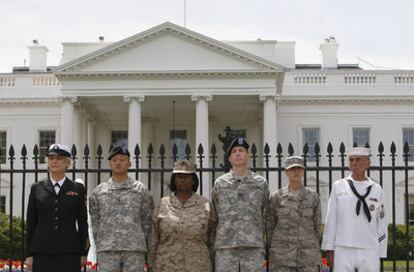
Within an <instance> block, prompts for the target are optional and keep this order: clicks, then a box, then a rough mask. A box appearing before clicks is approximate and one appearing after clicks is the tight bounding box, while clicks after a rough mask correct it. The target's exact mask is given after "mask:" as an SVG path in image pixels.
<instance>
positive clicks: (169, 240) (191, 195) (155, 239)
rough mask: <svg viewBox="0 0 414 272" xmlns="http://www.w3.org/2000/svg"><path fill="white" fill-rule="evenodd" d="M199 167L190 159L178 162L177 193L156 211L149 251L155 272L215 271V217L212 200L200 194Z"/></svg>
mask: <svg viewBox="0 0 414 272" xmlns="http://www.w3.org/2000/svg"><path fill="white" fill-rule="evenodd" d="M196 169H197V166H196V165H195V164H193V163H192V162H190V161H187V160H183V161H178V162H177V163H176V164H175V166H174V169H173V172H172V175H171V180H170V189H171V191H172V192H173V193H174V194H173V195H171V196H167V197H164V198H162V199H161V204H160V207H159V208H158V209H156V211H155V212H154V215H153V218H152V223H151V231H150V239H149V252H148V262H149V265H150V271H152V272H167V271H168V272H194V271H201V272H210V271H212V262H211V258H210V250H211V249H212V241H211V233H212V229H213V227H214V224H213V222H212V220H213V219H214V216H213V215H212V212H213V211H212V210H211V206H210V203H209V201H208V200H207V199H206V198H205V197H202V196H200V195H199V194H197V193H196V191H197V189H198V185H199V182H198V177H197V175H196V173H195V172H196Z"/></svg>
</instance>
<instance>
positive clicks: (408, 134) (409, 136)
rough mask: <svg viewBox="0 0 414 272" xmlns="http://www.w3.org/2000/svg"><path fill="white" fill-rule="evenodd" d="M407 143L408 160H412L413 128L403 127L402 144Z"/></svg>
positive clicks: (413, 146) (413, 147)
mask: <svg viewBox="0 0 414 272" xmlns="http://www.w3.org/2000/svg"><path fill="white" fill-rule="evenodd" d="M405 143H408V147H409V148H410V152H409V154H410V156H409V157H408V160H409V161H414V128H403V144H404V145H405Z"/></svg>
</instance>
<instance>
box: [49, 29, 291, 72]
mask: <svg viewBox="0 0 414 272" xmlns="http://www.w3.org/2000/svg"><path fill="white" fill-rule="evenodd" d="M165 32H169V33H173V34H174V35H178V36H182V37H184V38H186V39H190V40H193V41H195V42H198V43H200V44H201V45H203V46H205V47H210V48H212V49H213V50H215V51H221V52H223V53H225V54H228V55H231V56H233V57H236V58H239V59H240V60H241V61H243V62H247V63H251V64H255V65H257V66H258V67H261V68H260V69H266V70H274V71H277V72H279V73H280V72H284V71H285V69H286V68H285V67H284V66H282V65H280V64H277V63H274V62H272V61H269V60H267V59H264V58H261V57H258V56H256V55H254V54H251V53H249V52H247V51H244V50H241V49H238V48H236V47H233V46H231V45H229V44H226V43H223V42H220V41H218V40H215V39H212V38H210V37H207V36H205V35H202V34H199V33H197V32H194V31H191V30H189V29H187V28H184V27H181V26H178V25H175V24H173V23H170V22H166V23H163V24H161V25H158V26H156V27H153V28H150V29H148V30H146V31H143V32H140V33H138V34H136V35H133V36H131V37H128V38H126V39H123V40H120V41H118V42H115V43H112V44H110V45H108V46H105V47H104V48H101V49H99V50H96V51H94V52H92V53H89V54H87V55H85V56H82V57H80V58H77V59H74V60H72V61H69V62H67V63H64V64H62V65H60V66H58V67H57V68H56V69H55V71H54V72H55V74H56V75H59V74H62V73H67V72H70V71H74V70H76V69H77V68H79V67H84V66H87V65H90V64H92V63H96V62H97V61H99V60H101V59H103V58H107V57H109V56H112V55H115V54H117V53H119V52H120V51H122V50H125V49H127V48H129V47H131V46H136V45H137V44H138V43H142V42H147V41H148V40H151V39H153V38H155V37H157V36H159V35H161V34H164V33H165ZM90 73H92V72H90Z"/></svg>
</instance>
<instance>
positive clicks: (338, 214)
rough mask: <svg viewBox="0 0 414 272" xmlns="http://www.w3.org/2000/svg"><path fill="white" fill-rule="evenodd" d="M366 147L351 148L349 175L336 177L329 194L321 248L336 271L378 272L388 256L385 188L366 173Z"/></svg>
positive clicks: (367, 159) (367, 154) (368, 163)
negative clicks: (382, 259) (339, 178)
mask: <svg viewBox="0 0 414 272" xmlns="http://www.w3.org/2000/svg"><path fill="white" fill-rule="evenodd" d="M369 153H370V152H369V149H368V148H363V147H354V148H350V149H349V151H348V158H349V168H350V170H351V175H349V176H348V177H346V178H344V179H341V180H337V181H336V182H335V183H334V184H333V187H332V192H331V195H330V197H329V202H328V211H327V214H326V220H325V231H324V235H323V239H322V249H323V250H326V251H327V258H328V265H329V266H330V267H331V268H332V266H333V268H334V271H335V272H348V271H349V272H355V271H358V272H378V271H379V269H380V258H386V257H387V241H388V233H387V220H386V218H385V213H384V191H383V190H382V187H381V186H380V185H379V184H377V183H375V182H374V181H372V180H371V179H370V178H369V177H367V176H366V170H368V168H369V166H370V160H369Z"/></svg>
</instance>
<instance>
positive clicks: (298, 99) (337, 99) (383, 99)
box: [278, 96, 414, 105]
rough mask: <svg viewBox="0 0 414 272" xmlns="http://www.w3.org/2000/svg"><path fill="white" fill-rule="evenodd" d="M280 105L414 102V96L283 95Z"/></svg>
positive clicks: (279, 101)
mask: <svg viewBox="0 0 414 272" xmlns="http://www.w3.org/2000/svg"><path fill="white" fill-rule="evenodd" d="M278 103H279V104H280V105H315V104H327V105H329V104H333V105H336V104H342V105H344V104H345V105H347V104H369V105H380V104H407V105H409V104H414V96H331V97H327V96H281V97H280V98H279V100H278Z"/></svg>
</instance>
